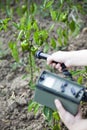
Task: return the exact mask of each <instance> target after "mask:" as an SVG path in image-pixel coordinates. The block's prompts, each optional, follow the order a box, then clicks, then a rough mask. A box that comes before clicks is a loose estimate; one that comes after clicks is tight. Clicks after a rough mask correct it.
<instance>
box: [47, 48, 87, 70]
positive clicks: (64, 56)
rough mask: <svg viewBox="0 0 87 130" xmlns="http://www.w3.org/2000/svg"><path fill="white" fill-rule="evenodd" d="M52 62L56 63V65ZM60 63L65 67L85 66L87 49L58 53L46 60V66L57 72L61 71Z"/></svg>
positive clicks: (86, 64)
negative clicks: (50, 66)
mask: <svg viewBox="0 0 87 130" xmlns="http://www.w3.org/2000/svg"><path fill="white" fill-rule="evenodd" d="M53 61H56V62H58V64H56V63H54V62H53ZM61 63H64V64H65V66H66V67H70V66H87V49H86V50H79V51H58V52H55V53H53V54H52V55H50V56H49V57H48V58H47V64H48V65H52V66H53V67H54V68H56V69H58V70H59V71H61V70H62V67H61Z"/></svg>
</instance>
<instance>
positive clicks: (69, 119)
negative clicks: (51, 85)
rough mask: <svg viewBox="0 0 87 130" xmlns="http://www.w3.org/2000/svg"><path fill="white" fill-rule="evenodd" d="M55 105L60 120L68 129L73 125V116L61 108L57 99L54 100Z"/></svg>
mask: <svg viewBox="0 0 87 130" xmlns="http://www.w3.org/2000/svg"><path fill="white" fill-rule="evenodd" d="M55 105H56V107H57V110H58V113H59V115H60V118H61V120H62V121H63V122H64V124H65V125H66V126H67V127H68V128H69V129H70V128H71V126H72V124H73V123H74V116H73V115H72V114H70V113H69V112H68V111H66V110H65V109H64V108H63V106H62V104H61V103H60V101H59V100H58V99H56V100H55Z"/></svg>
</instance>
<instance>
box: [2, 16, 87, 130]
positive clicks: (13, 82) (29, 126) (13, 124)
mask: <svg viewBox="0 0 87 130" xmlns="http://www.w3.org/2000/svg"><path fill="white" fill-rule="evenodd" d="M1 17H2V18H4V14H3V15H2V16H1ZM85 19H86V20H87V18H86V17H85ZM16 20H17V18H16ZM39 22H40V24H41V26H43V27H47V26H48V24H49V23H50V21H49V20H47V19H43V20H40V19H39ZM86 22H87V21H86ZM86 26H87V25H86ZM55 29H56V27H55ZM14 32H15V29H14V28H13V27H12V26H11V28H10V25H9V29H8V30H7V31H6V32H5V31H1V32H0V49H1V50H2V56H1V57H0V130H51V129H50V128H48V126H47V123H46V120H45V118H44V116H43V114H42V113H41V111H39V112H38V113H37V114H36V115H34V112H33V111H31V112H28V102H29V101H30V100H31V99H33V95H34V91H32V90H31V89H30V88H29V80H30V78H29V76H28V77H27V78H26V79H23V76H24V75H25V74H26V73H27V72H26V70H25V68H24V66H18V67H17V68H16V69H15V68H13V66H14V63H15V61H14V59H13V58H12V56H11V52H10V50H9V49H8V42H9V41H11V40H15V38H14ZM53 35H54V36H55V37H56V34H55V31H54V32H53ZM69 43H70V44H69V46H68V50H79V49H87V28H86V27H84V28H83V29H82V30H81V32H80V34H79V35H78V36H77V37H76V38H74V39H73V38H71V39H70V41H69ZM20 56H22V55H20ZM38 75H39V74H38ZM86 82H87V79H86ZM86 82H84V85H85V84H86ZM81 110H82V113H83V116H84V117H87V104H86V103H85V104H83V106H82V107H81ZM62 130H67V129H66V128H65V127H64V125H63V126H62Z"/></svg>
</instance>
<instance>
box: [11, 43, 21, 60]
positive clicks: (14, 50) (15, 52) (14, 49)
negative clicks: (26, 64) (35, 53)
mask: <svg viewBox="0 0 87 130" xmlns="http://www.w3.org/2000/svg"><path fill="white" fill-rule="evenodd" d="M9 48H10V49H11V53H12V56H13V58H14V59H15V60H16V62H19V52H18V47H17V44H16V43H15V42H10V43H9Z"/></svg>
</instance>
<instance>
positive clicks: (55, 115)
mask: <svg viewBox="0 0 87 130" xmlns="http://www.w3.org/2000/svg"><path fill="white" fill-rule="evenodd" d="M53 118H54V119H55V120H57V121H59V120H60V117H59V114H58V112H56V111H55V112H53Z"/></svg>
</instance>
